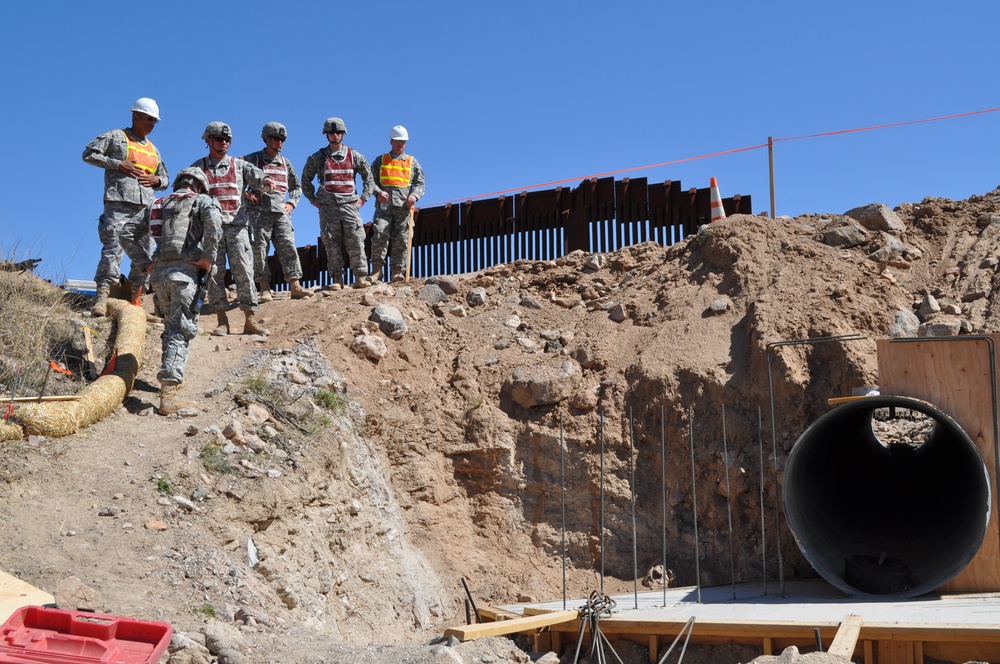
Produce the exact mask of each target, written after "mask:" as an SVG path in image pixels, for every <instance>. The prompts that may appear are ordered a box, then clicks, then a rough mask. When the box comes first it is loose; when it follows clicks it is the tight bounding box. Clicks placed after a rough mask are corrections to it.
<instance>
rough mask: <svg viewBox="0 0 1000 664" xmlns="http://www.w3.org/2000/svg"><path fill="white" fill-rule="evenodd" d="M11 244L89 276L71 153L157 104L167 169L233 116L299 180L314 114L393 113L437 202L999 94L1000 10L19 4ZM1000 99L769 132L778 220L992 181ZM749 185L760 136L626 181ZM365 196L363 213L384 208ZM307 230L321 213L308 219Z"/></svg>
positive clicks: (858, 3) (367, 126)
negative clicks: (279, 141)
mask: <svg viewBox="0 0 1000 664" xmlns="http://www.w3.org/2000/svg"><path fill="white" fill-rule="evenodd" d="M4 25H5V28H6V29H5V39H4V40H3V41H2V42H0V53H2V54H3V57H4V61H5V62H6V65H7V66H6V67H5V74H4V92H5V94H4V102H3V103H2V104H0V126H2V127H3V128H4V129H5V132H6V136H5V139H6V143H7V150H6V158H5V159H3V160H2V161H0V256H2V257H3V258H14V259H18V260H20V259H23V258H28V257H31V258H38V257H40V258H42V259H43V262H42V264H41V266H40V267H39V269H38V272H39V273H40V274H41V275H42V276H45V277H46V278H49V279H52V280H53V281H55V282H56V283H61V282H62V280H63V279H65V278H70V279H91V278H93V272H94V268H95V266H96V264H97V260H98V257H99V252H100V243H99V241H98V238H97V217H98V216H99V215H100V213H101V209H102V204H101V198H102V172H101V171H100V170H99V169H97V168H94V167H92V166H89V165H87V164H85V163H84V162H83V161H82V160H81V159H80V155H81V153H82V151H83V148H84V146H85V145H86V144H87V143H88V142H89V141H90V140H92V139H93V138H94V137H95V136H97V135H98V134H100V133H103V132H105V131H108V130H110V129H112V128H117V127H124V126H128V125H129V124H130V114H129V109H130V108H131V104H132V102H133V101H134V100H135V99H136V98H138V97H143V96H149V97H153V98H154V99H156V101H157V102H158V103H159V106H160V112H161V117H162V121H161V122H160V124H159V125H158V126H157V127H156V129H155V131H154V132H153V134H152V135H151V137H150V138H152V140H153V142H154V143H155V144H156V145H157V147H158V148H159V149H160V151H161V153H162V154H163V157H164V160H165V162H166V165H167V167H168V169H169V171H170V172H171V174H176V173H177V171H178V170H180V169H181V168H182V167H184V166H187V165H188V164H190V163H191V162H192V161H194V160H195V159H197V158H199V157H201V156H203V155H204V154H205V153H206V147H205V144H204V143H203V142H202V141H201V133H202V131H203V129H204V127H205V125H206V124H207V123H208V122H210V121H213V120H222V121H225V122H227V123H229V124H230V125H231V126H232V128H233V132H234V135H235V140H234V144H233V148H232V152H233V153H235V154H245V153H248V152H252V151H254V150H257V149H260V147H262V143H261V140H260V129H261V127H262V126H263V124H264V123H265V122H268V121H272V120H275V121H279V122H282V123H284V124H285V125H286V126H287V127H288V131H289V141H288V143H287V146H286V148H285V152H284V154H285V155H286V156H288V157H289V158H290V159H291V160H292V162H293V164H294V165H295V167H296V169H297V170H298V171H300V172H301V170H302V166H303V165H304V163H305V160H306V157H307V156H308V155H309V154H311V153H312V152H314V151H315V150H317V149H319V148H320V147H322V146H323V145H324V144H325V143H326V141H325V138H324V137H323V136H322V134H321V131H322V125H323V120H324V119H325V118H327V117H329V116H340V117H342V118H344V120H345V121H346V123H347V127H348V135H347V138H346V142H347V144H348V145H351V146H352V147H354V148H355V149H357V150H359V151H360V152H362V153H363V154H364V155H365V156H366V157H368V158H369V160H373V159H374V158H375V157H376V156H377V155H378V154H379V153H380V152H382V151H384V150H385V149H387V148H388V146H389V143H388V132H389V128H390V127H391V126H392V125H395V124H403V125H405V126H406V127H407V128H408V129H409V132H410V142H409V144H408V146H407V147H408V151H409V152H411V153H412V154H414V155H416V157H417V158H418V159H419V160H420V162H421V164H422V165H423V167H424V169H425V171H426V173H427V195H426V196H425V198H424V199H423V200H422V201H421V204H422V205H424V206H429V205H432V204H434V203H436V202H442V201H447V200H464V199H469V198H475V197H477V196H479V195H482V194H486V193H490V192H494V191H500V190H507V189H514V190H522V189H530V188H531V187H532V185H536V184H540V183H546V182H550V181H555V180H564V179H576V178H583V177H585V176H588V175H591V174H596V173H604V172H608V171H614V170H618V169H626V168H632V167H637V166H645V165H649V164H657V163H662V162H668V161H674V160H679V159H686V158H690V157H696V156H699V155H704V154H709V153H714V152H720V151H725V150H733V149H737V148H742V147H747V146H753V145H760V144H763V143H766V142H767V137H768V136H774V137H775V138H782V137H792V136H801V135H807V134H815V133H821V132H829V131H837V130H842V129H851V128H856V127H868V126H873V125H882V124H889V123H897V122H906V121H911V120H920V119H924V118H933V117H938V116H946V115H953V114H960V113H968V112H973V111H981V110H986V109H992V108H995V107H1000V95H998V94H997V92H996V89H997V83H996V65H997V62H998V59H997V56H996V34H995V32H996V26H997V25H1000V3H995V2H987V1H986V0H979V1H977V2H969V1H965V0H957V1H956V2H952V3H941V2H929V1H926V0H910V1H908V2H901V1H900V2H880V1H878V0H863V1H862V0H842V1H841V2H836V3H826V2H823V3H821V2H815V1H812V0H795V1H793V0H788V1H785V0H781V1H779V0H760V1H759V2H744V1H736V0H733V1H729V0H725V1H718V2H711V1H708V0H700V1H690V2H687V1H685V2H680V1H667V0H661V1H659V2H629V1H628V0H625V1H623V2H618V3H609V2H597V1H594V0H576V1H574V2H564V3H553V2H544V1H541V2H540V1H537V0H536V1H535V2H527V1H523V0H509V1H508V2H505V3H498V4H494V3H468V2H462V3H458V2H452V1H451V0H441V1H439V2H436V3H413V2H406V3H403V2H396V1H395V0H383V1H382V2H375V3H313V2H310V3H305V2H294V1H291V2H283V3H267V2H257V1H245V2H239V3H236V2H193V1H190V0H177V1H174V2H168V3H167V2H165V3H145V4H142V3H125V2H116V1H109V2H95V3H89V4H84V3H77V2H73V3H70V2H65V1H62V0H56V1H55V2H52V3H15V4H13V5H11V6H10V7H7V8H5V9H4ZM998 128H1000V113H985V114H980V115H974V116H970V117H962V118H957V119H952V120H945V121H939V122H929V123H923V124H915V125H908V126H902V127H892V128H887V129H881V130H875V131H866V132H859V133H851V134H844V135H838V136H832V137H824V138H814V139H808V140H797V141H786V142H780V143H778V144H777V145H776V152H775V180H776V199H777V200H776V202H777V212H778V214H787V215H793V216H794V215H799V214H803V213H807V212H809V213H826V212H829V213H842V212H844V211H846V210H848V209H850V208H852V207H855V206H858V205H863V204H865V203H872V202H880V203H886V204H888V205H890V206H896V205H898V204H900V203H902V202H907V201H910V202H917V201H920V200H921V199H923V198H924V197H926V196H941V197H947V198H953V199H962V198H967V197H969V196H971V195H974V194H982V193H985V192H987V191H990V190H992V189H994V188H995V187H996V186H997V184H998V182H1000V173H997V172H996V169H995V168H994V164H995V159H994V153H995V151H996V148H995V146H996V136H997V134H998ZM630 175H632V176H633V177H640V176H646V177H648V178H649V179H650V180H651V181H662V180H667V179H670V180H680V181H681V183H682V184H683V186H684V187H686V188H687V187H692V186H697V187H705V186H707V185H708V180H709V178H710V177H713V176H714V177H717V178H718V180H719V185H720V189H721V191H722V194H723V196H730V195H732V194H734V193H741V194H750V195H752V196H753V200H754V203H753V206H754V210H755V211H758V212H760V211H764V210H767V209H768V208H769V186H768V161H767V150H766V149H758V150H750V151H746V152H741V153H737V154H733V155H726V156H720V157H714V158H711V159H704V160H698V161H690V162H685V163H680V164H676V165H672V166H664V167H659V168H653V169H648V170H643V171H636V172H633V173H631V174H630ZM371 213H372V203H371V202H369V203H368V205H367V206H366V207H365V208H363V210H362V214H363V216H365V218H366V219H367V218H369V217H370V215H371ZM293 221H294V223H295V230H296V240H297V243H298V244H299V245H300V246H301V245H305V244H310V243H315V242H316V238H317V236H318V235H319V223H318V216H317V213H316V210H315V209H314V208H312V207H311V206H309V205H307V204H303V205H301V206H300V207H299V209H298V210H296V211H295V213H294V214H293Z"/></svg>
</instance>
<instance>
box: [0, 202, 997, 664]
mask: <svg viewBox="0 0 1000 664" xmlns="http://www.w3.org/2000/svg"><path fill="white" fill-rule="evenodd" d="M895 215H896V217H897V218H898V221H899V222H900V225H898V226H896V227H894V228H888V229H887V230H879V229H878V228H874V229H873V228H868V227H866V226H865V225H864V224H862V223H860V222H858V221H856V220H854V219H852V218H849V217H845V216H837V215H818V216H805V217H800V218H796V219H781V220H771V219H765V218H759V217H753V216H740V217H733V218H730V219H727V220H725V221H723V222H718V223H716V224H714V225H712V226H711V227H710V228H707V229H705V230H703V231H702V232H700V233H699V234H697V235H696V236H693V237H691V238H689V239H687V240H685V241H684V242H682V243H680V244H678V245H676V246H674V247H670V248H663V247H659V246H656V245H653V244H645V245H639V246H636V247H630V248H627V249H623V250H621V251H619V252H616V253H614V254H608V255H604V256H587V255H584V254H576V255H570V256H568V257H566V258H564V259H560V260H558V261H555V262H551V263H533V262H527V261H519V262H516V263H513V264H509V265H504V266H499V267H496V268H491V269H489V270H485V271H483V272H480V273H477V274H472V275H463V276H460V277H452V278H447V279H442V280H438V282H437V284H436V286H435V287H434V288H427V285H426V284H425V283H424V282H415V283H413V284H410V285H407V286H404V287H401V288H396V287H394V286H388V285H383V286H378V287H376V288H373V289H367V290H365V291H355V290H345V291H340V292H335V293H329V294H326V295H327V296H326V297H317V298H316V299H314V300H302V301H291V300H276V301H274V302H270V303H267V304H265V305H264V306H263V308H262V314H263V317H264V318H265V320H266V324H267V326H268V327H269V328H270V330H271V336H270V337H269V338H268V339H267V340H262V339H254V338H252V337H247V336H234V337H226V338H222V339H220V338H216V337H211V336H209V335H207V334H202V335H200V336H199V337H198V338H196V339H195V340H194V341H193V343H192V350H191V357H190V361H189V375H188V379H187V390H186V393H187V394H189V395H192V396H196V397H198V398H199V399H200V400H201V401H202V403H203V405H204V408H205V410H204V411H203V412H202V413H201V414H199V415H198V416H197V417H193V418H186V419H180V418H174V417H170V418H162V417H157V416H155V415H153V414H151V411H150V406H151V405H153V404H155V403H156V392H155V390H156V387H155V385H156V381H155V371H156V367H157V364H158V357H159V355H158V350H159V341H158V333H157V332H156V331H155V330H151V334H150V335H149V339H148V342H147V354H146V362H145V364H144V366H143V368H142V372H141V374H140V381H139V382H138V383H137V387H136V390H135V391H134V392H133V394H132V397H131V398H130V399H129V400H128V401H127V402H126V404H125V407H124V408H123V409H121V410H120V411H118V412H117V413H116V414H114V415H113V416H112V417H110V418H107V419H106V420H104V421H102V422H100V423H98V424H96V425H94V426H91V427H89V428H87V429H86V430H84V431H81V432H79V433H78V434H75V435H73V436H69V437H67V438H61V439H44V440H38V439H32V440H28V441H22V442H19V443H15V444H8V445H7V446H6V447H5V448H4V449H3V450H2V451H0V453H2V454H3V464H2V465H3V475H2V479H3V480H4V484H3V485H2V487H3V498H2V501H0V514H2V517H3V518H2V520H0V523H2V526H0V529H2V533H3V540H4V541H5V542H6V544H5V545H3V546H0V560H2V563H0V566H2V567H3V568H4V569H6V570H7V571H9V572H11V573H13V574H15V575H17V576H19V577H21V578H23V579H25V580H26V581H29V582H30V583H32V584H34V585H36V586H39V587H41V588H43V589H46V590H49V591H50V592H57V593H60V594H61V595H62V596H63V597H66V598H68V599H67V601H73V598H84V599H85V600H86V602H89V603H90V604H91V607H92V608H96V609H98V610H101V611H107V612H111V613H116V614H121V615H131V616H134V617H142V618H149V619H159V620H168V621H170V622H171V623H172V624H174V626H175V627H176V628H177V629H180V630H183V631H195V630H196V628H197V626H198V625H199V624H202V623H204V622H206V621H211V620H215V621H218V622H225V623H229V624H233V625H237V626H239V627H240V630H241V633H242V635H243V637H244V638H245V639H246V642H245V643H243V644H242V645H241V646H240V647H241V648H242V652H243V653H244V654H245V656H246V657H247V658H248V660H249V661H261V662H265V661H323V660H322V659H321V658H322V657H328V658H329V657H332V655H330V653H333V652H340V653H341V659H340V661H345V660H344V659H343V658H344V657H347V656H348V654H349V653H353V652H355V651H353V650H350V648H357V647H360V646H362V645H364V644H397V645H398V644H407V643H409V644H417V643H427V642H428V641H429V640H430V639H431V638H433V637H434V636H436V635H438V634H440V633H441V631H442V630H443V627H444V626H447V625H449V624H453V623H455V622H461V621H464V615H465V606H464V600H465V594H464V590H463V589H462V585H461V579H462V578H465V579H466V580H467V581H468V584H469V586H470V589H471V591H472V594H473V596H474V599H475V600H476V602H477V603H479V604H481V605H486V604H493V605H497V604H503V603H505V602H513V601H516V600H518V599H519V598H533V599H551V598H553V597H558V596H560V595H561V593H562V588H561V584H562V551H563V523H564V521H563V519H564V516H563V515H564V514H565V526H566V559H567V564H568V573H567V580H568V593H569V594H570V596H585V595H586V594H588V593H589V592H590V591H591V590H594V589H596V588H597V587H598V586H599V583H600V580H599V578H598V576H597V571H596V570H599V569H600V565H601V562H602V557H603V564H604V567H605V570H606V573H607V578H606V579H605V590H606V591H608V592H617V591H626V590H629V591H630V590H631V588H632V579H633V578H634V575H635V573H636V572H637V573H638V575H639V577H640V578H645V577H646V576H647V574H648V573H649V572H650V571H651V570H652V569H653V568H654V567H655V566H656V565H657V564H658V563H659V562H660V560H661V558H662V555H663V551H662V541H663V537H664V536H663V530H664V528H665V531H666V541H667V559H668V567H669V568H670V569H671V570H672V574H673V575H674V576H675V577H676V583H677V584H681V585H686V584H693V583H695V578H694V574H695V560H694V550H695V546H694V544H695V542H694V528H693V525H694V524H693V519H692V490H691V489H692V480H691V472H692V471H691V468H692V459H691V454H692V452H691V441H692V439H693V442H694V467H695V468H696V477H695V486H696V488H697V491H698V508H699V515H698V528H699V546H700V551H701V561H700V562H701V565H700V568H701V572H702V579H701V581H702V582H703V583H709V584H711V583H726V582H728V581H729V576H730V563H729V542H730V536H729V531H728V519H727V508H728V506H729V505H730V504H731V506H732V509H733V511H734V516H733V518H734V523H735V524H736V526H735V529H736V541H738V542H739V545H738V547H737V561H736V566H737V573H738V575H739V576H740V578H743V579H754V578H759V576H760V573H761V572H760V560H761V551H762V548H764V547H766V550H767V551H768V552H769V561H768V574H770V575H774V576H776V575H777V571H778V570H777V556H776V555H775V554H774V553H773V552H774V550H775V540H774V535H775V534H774V533H773V532H770V530H769V531H768V532H766V533H765V534H763V535H762V533H761V529H760V523H761V514H760V503H761V494H762V493H763V496H764V504H765V506H766V507H765V509H770V507H769V506H772V505H774V501H775V498H776V496H777V495H780V494H779V487H777V486H775V483H774V481H773V480H774V476H773V474H772V473H771V458H770V454H769V452H770V444H769V443H770V435H771V427H772V423H771V422H770V421H769V420H770V414H769V403H770V400H771V397H772V396H773V399H774V403H775V424H774V429H775V439H776V442H777V450H778V456H779V460H778V466H779V468H780V466H781V460H782V459H783V457H784V455H785V454H786V453H787V451H788V450H789V449H790V447H791V445H792V444H794V442H795V440H796V438H797V437H798V435H799V434H800V433H801V432H802V431H803V430H804V429H805V428H806V427H807V426H808V425H809V424H810V423H811V422H812V421H814V420H815V419H816V418H817V417H819V416H820V415H821V414H822V413H824V412H826V410H827V408H828V407H827V405H826V399H827V398H829V397H831V396H841V395H845V394H850V392H851V390H852V389H853V388H855V387H858V386H862V385H877V384H878V376H877V375H876V362H875V339H876V338H879V337H884V336H887V335H889V334H891V333H898V329H900V328H897V327H896V326H898V325H899V324H900V321H901V320H904V321H910V322H911V323H912V319H911V318H908V317H907V315H908V316H915V315H916V314H917V313H918V312H920V313H921V315H922V320H920V321H918V322H921V323H923V324H925V325H933V324H952V323H953V324H954V325H955V326H956V329H957V330H960V331H964V332H984V331H996V330H997V328H998V323H997V314H998V311H1000V309H998V307H1000V303H998V302H997V301H996V298H995V297H994V291H993V283H994V279H995V278H996V276H995V273H996V266H997V256H998V250H997V234H998V233H1000V193H998V192H990V193H989V194H986V195H984V196H978V197H973V198H972V199H969V200H967V201H950V200H942V199H928V200H925V201H923V202H921V203H919V204H913V205H909V204H908V205H903V206H901V207H900V208H898V209H897V210H896V211H895ZM859 229H860V230H859ZM896 243H898V245H899V246H898V247H897V246H896ZM887 247H889V248H891V249H892V251H882V250H883V249H886V248H887ZM880 252H881V253H880ZM928 295H930V298H929V299H928ZM931 300H933V304H934V306H933V307H932V306H930V301H931ZM379 305H382V306H383V311H382V313H383V314H385V313H386V312H387V311H388V316H389V318H390V319H392V320H390V321H388V322H385V321H384V320H383V322H382V323H381V324H380V323H378V322H371V321H370V320H369V319H370V318H371V316H372V314H373V311H374V310H375V309H376V308H377V307H379ZM925 305H926V306H925ZM386 306H388V307H394V308H395V313H394V312H393V311H392V310H391V309H389V310H387V309H385V308H384V307H386ZM934 307H936V308H937V311H935V310H934ZM899 312H902V313H899ZM396 313H398V317H395V316H396ZM398 322H401V323H402V324H403V325H396V327H393V324H395V323H398ZM211 323H212V321H211V320H203V322H202V327H203V329H210V324H211ZM91 324H92V325H93V326H95V328H96V329H97V330H98V331H99V332H100V333H101V334H103V335H105V336H106V335H108V334H110V333H111V330H110V329H106V328H107V326H106V324H103V323H100V322H99V321H93V322H91ZM404 326H405V329H403V327H404ZM894 329H897V332H892V331H893V330H894ZM907 329H909V328H907ZM913 332H914V333H915V332H916V330H915V328H914V329H913ZM844 334H861V335H864V336H865V337H866V338H865V339H863V340H859V341H851V342H845V343H836V342H831V343H822V344H815V345H811V344H804V345H795V346H787V347H779V348H776V349H774V352H773V357H772V359H771V361H770V367H769V366H768V347H769V344H774V343H776V342H781V341H789V340H803V339H809V338H817V337H829V336H835V335H844ZM769 369H770V374H771V376H772V377H773V382H769V380H768V375H769ZM279 395H280V396H279ZM331 395H332V396H331ZM723 419H724V421H725V423H726V431H725V433H723V430H722V422H723ZM233 422H236V423H237V425H236V427H237V429H238V432H237V434H238V435H237V434H234V431H233V428H232V426H231V425H232V424H233ZM227 426H229V427H230V428H229V429H227ZM723 436H725V444H726V450H727V451H728V457H724V455H723V445H722V443H723ZM762 439H763V440H765V441H766V442H767V443H768V444H767V445H766V448H765V455H764V456H765V462H764V463H765V472H764V473H763V477H764V479H763V490H762V489H761V476H762V473H761V469H760V447H759V444H760V441H761V440H762ZM560 443H562V447H560ZM602 446H603V449H604V454H603V455H602V454H601V453H600V452H601V449H602ZM661 449H663V450H664V451H665V456H664V455H662V454H661ZM727 467H729V468H730V469H731V471H730V480H731V487H730V489H729V491H730V494H731V503H729V504H727V499H726V486H725V472H726V468H727ZM633 475H634V488H635V491H634V495H635V496H636V501H635V508H636V532H635V539H634V542H635V545H636V549H637V555H638V560H639V562H638V570H634V569H633V562H632V547H633V530H632V502H631V496H632V495H633V494H632V486H633V484H632V483H633ZM563 486H565V491H563V490H562V489H563ZM664 486H666V500H667V512H668V518H667V521H666V524H665V526H664V524H663V518H662V510H663V505H662V496H663V493H664V489H663V487H664ZM602 489H603V500H604V514H603V518H602V514H601V504H602ZM767 516H768V517H771V516H772V515H770V514H768V515H767ZM602 522H603V524H604V533H603V534H604V537H603V542H604V549H603V551H602V550H601V548H600V544H601V541H602V537H601V524H602ZM772 522H773V521H772ZM768 528H770V526H768ZM781 541H782V545H783V550H782V554H783V556H782V558H783V560H784V562H785V564H786V568H787V569H786V570H785V572H786V574H787V575H789V576H791V575H794V574H796V573H803V574H808V573H809V569H808V565H807V564H806V563H805V562H804V561H803V559H802V557H801V556H800V555H799V553H798V552H797V550H795V548H794V544H793V543H792V538H791V537H790V536H789V535H788V533H787V531H786V532H783V533H782V538H781ZM602 554H603V556H602ZM74 579H75V580H74ZM491 643H492V645H488V644H483V645H482V646H481V647H482V648H484V649H488V648H494V650H495V651H494V652H493V654H492V655H491V656H492V657H493V658H494V661H517V660H516V658H517V657H518V655H517V654H516V652H515V651H509V652H508V651H506V646H505V645H497V644H496V643H494V642H491ZM338 648H339V649H341V650H337V649H338ZM463 648H466V649H467V657H469V659H467V660H465V661H473V660H472V659H471V657H472V655H471V654H469V650H468V649H470V648H472V646H471V644H467V645H466V646H463ZM357 652H363V653H367V654H366V655H365V657H366V659H367V661H370V662H379V661H382V660H380V659H378V657H379V656H380V655H379V654H378V652H377V649H368V650H365V651H357ZM386 652H388V651H386ZM454 652H457V651H453V654H454ZM484 652H485V651H484ZM351 656H361V655H351ZM394 656H396V658H397V659H396V661H400V660H399V657H400V655H398V653H397V654H396V655H394ZM429 656H430V655H428V657H429ZM325 661H336V657H334V658H332V659H326V660H325ZM386 661H388V660H386ZM406 661H409V660H406ZM413 661H417V660H413ZM427 661H431V660H427ZM483 661H485V660H483Z"/></svg>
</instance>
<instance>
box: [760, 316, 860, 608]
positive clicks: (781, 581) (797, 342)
mask: <svg viewBox="0 0 1000 664" xmlns="http://www.w3.org/2000/svg"><path fill="white" fill-rule="evenodd" d="M866 338H867V337H865V336H864V335H861V334H841V335H838V336H833V337H813V338H811V339H789V340H787V341H775V342H772V343H769V344H768V345H767V393H768V398H769V399H770V402H771V454H772V455H773V456H774V458H773V459H771V467H772V469H773V471H774V524H775V532H774V539H775V542H776V543H777V545H778V588H779V591H780V592H781V596H782V597H784V596H785V563H784V560H783V559H782V555H783V554H782V553H781V491H779V489H778V486H779V485H778V441H777V435H778V434H777V426H776V425H775V421H774V378H773V377H772V376H771V360H773V359H774V355H775V352H774V351H775V349H776V348H780V347H781V346H801V345H812V344H821V343H827V342H830V341H836V342H838V343H844V342H846V341H861V340H863V339H866Z"/></svg>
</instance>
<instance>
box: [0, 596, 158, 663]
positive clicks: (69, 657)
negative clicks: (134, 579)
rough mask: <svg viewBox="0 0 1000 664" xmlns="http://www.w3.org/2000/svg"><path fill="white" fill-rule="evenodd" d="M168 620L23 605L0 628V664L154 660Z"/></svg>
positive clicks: (138, 661)
mask: <svg viewBox="0 0 1000 664" xmlns="http://www.w3.org/2000/svg"><path fill="white" fill-rule="evenodd" d="M172 633H173V628H171V627H170V625H169V624H168V623H164V622H152V621H147V620H134V619H132V618H122V617H119V616H108V615H102V614H100V613H88V612H86V611H64V610H61V609H46V608H44V607H41V606H24V607H21V608H20V609H18V610H17V611H16V612H15V613H14V615H12V616H11V617H10V618H8V619H7V622H5V623H4V624H3V627H0V664H56V663H67V664H91V663H95V664H96V663H101V664H104V663H107V664H156V662H157V661H159V659H160V656H161V655H162V654H163V653H164V652H166V650H167V646H168V645H170V635H171V634H172Z"/></svg>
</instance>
